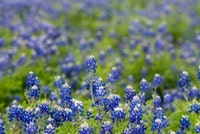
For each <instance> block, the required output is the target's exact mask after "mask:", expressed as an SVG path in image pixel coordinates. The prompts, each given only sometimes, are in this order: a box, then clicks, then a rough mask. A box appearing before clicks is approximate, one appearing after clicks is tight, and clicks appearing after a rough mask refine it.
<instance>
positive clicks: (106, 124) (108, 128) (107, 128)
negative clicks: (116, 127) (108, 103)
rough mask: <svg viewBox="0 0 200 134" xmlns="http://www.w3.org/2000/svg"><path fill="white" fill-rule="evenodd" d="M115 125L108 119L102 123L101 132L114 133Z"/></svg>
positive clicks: (102, 133) (104, 133)
mask: <svg viewBox="0 0 200 134" xmlns="http://www.w3.org/2000/svg"><path fill="white" fill-rule="evenodd" d="M112 129H113V126H112V124H111V122H110V121H106V122H104V123H103V124H102V126H101V130H100V133H101V134H112Z"/></svg>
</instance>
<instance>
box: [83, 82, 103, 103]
mask: <svg viewBox="0 0 200 134" xmlns="http://www.w3.org/2000/svg"><path fill="white" fill-rule="evenodd" d="M85 86H86V89H88V90H89V89H90V86H92V91H93V92H92V93H93V99H94V105H102V104H103V98H104V96H105V95H106V93H107V92H106V87H105V83H104V82H103V80H102V78H98V79H97V78H94V79H93V80H92V85H90V82H89V81H87V83H86V85H85Z"/></svg>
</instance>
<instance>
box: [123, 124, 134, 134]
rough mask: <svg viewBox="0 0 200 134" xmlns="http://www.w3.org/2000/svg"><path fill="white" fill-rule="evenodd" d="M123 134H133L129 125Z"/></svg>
mask: <svg viewBox="0 0 200 134" xmlns="http://www.w3.org/2000/svg"><path fill="white" fill-rule="evenodd" d="M122 134H132V128H131V127H130V126H129V125H128V126H127V127H126V128H125V129H124V130H123V132H122Z"/></svg>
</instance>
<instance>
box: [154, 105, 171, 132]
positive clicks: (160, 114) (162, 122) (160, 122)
mask: <svg viewBox="0 0 200 134" xmlns="http://www.w3.org/2000/svg"><path fill="white" fill-rule="evenodd" d="M167 126H168V120H167V117H166V116H164V111H163V109H162V108H161V107H158V108H156V109H155V110H154V117H153V120H152V125H151V130H153V131H157V132H158V133H159V134H161V130H162V129H163V128H166V127H167Z"/></svg>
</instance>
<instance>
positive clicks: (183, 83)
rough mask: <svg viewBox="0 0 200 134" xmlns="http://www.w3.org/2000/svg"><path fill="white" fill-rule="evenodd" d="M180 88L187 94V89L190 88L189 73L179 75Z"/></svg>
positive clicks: (184, 72)
mask: <svg viewBox="0 0 200 134" xmlns="http://www.w3.org/2000/svg"><path fill="white" fill-rule="evenodd" d="M178 86H179V87H180V88H181V91H182V92H185V91H186V90H187V89H186V88H188V87H190V78H189V75H188V72H186V71H183V72H182V73H181V74H180V75H179V80H178Z"/></svg>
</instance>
